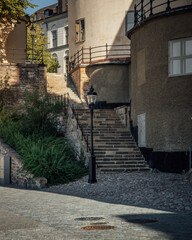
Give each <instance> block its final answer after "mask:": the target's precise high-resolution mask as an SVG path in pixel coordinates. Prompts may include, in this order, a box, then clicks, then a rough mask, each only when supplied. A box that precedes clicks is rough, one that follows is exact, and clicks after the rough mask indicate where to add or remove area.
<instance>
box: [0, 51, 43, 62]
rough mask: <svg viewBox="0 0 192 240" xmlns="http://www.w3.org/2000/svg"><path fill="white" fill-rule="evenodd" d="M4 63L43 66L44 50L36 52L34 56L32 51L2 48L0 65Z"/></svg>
mask: <svg viewBox="0 0 192 240" xmlns="http://www.w3.org/2000/svg"><path fill="white" fill-rule="evenodd" d="M32 59H33V60H32ZM3 62H8V63H31V64H43V63H44V60H43V50H38V51H34V53H33V54H32V49H24V48H0V63H3Z"/></svg>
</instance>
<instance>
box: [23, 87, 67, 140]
mask: <svg viewBox="0 0 192 240" xmlns="http://www.w3.org/2000/svg"><path fill="white" fill-rule="evenodd" d="M24 109H25V113H24V114H23V133H24V134H27V135H29V134H39V135H40V136H49V135H58V133H59V129H58V125H59V120H58V117H59V116H60V115H61V113H62V112H63V113H64V111H65V105H64V104H63V103H60V102H58V101H56V102H55V103H54V104H53V103H51V102H50V98H49V96H48V95H45V94H43V93H41V92H39V91H38V90H34V91H33V92H32V93H30V92H28V93H26V96H25V105H24Z"/></svg>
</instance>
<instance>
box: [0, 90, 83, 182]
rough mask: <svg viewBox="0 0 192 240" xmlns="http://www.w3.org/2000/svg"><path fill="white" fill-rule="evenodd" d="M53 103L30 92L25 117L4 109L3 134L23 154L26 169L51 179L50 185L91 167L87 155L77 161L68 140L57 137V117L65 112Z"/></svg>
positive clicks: (0, 130)
mask: <svg viewBox="0 0 192 240" xmlns="http://www.w3.org/2000/svg"><path fill="white" fill-rule="evenodd" d="M50 106H51V107H50ZM50 106H49V105H48V97H46V96H43V95H42V94H40V93H39V92H38V91H35V92H34V93H33V94H27V96H26V104H25V107H24V110H25V113H24V114H23V115H22V116H18V115H16V114H15V113H14V112H12V113H5V111H4V108H3V109H2V111H1V112H0V137H1V138H2V139H3V140H4V141H5V142H6V143H7V144H8V145H10V146H11V147H12V148H14V149H15V150H16V151H17V152H18V153H19V154H20V155H21V156H22V159H23V164H24V167H23V170H26V171H27V172H29V173H32V174H33V175H34V177H45V178H47V180H48V183H49V184H57V183H67V182H69V181H74V180H76V179H78V178H80V177H82V176H83V175H85V174H87V168H86V167H85V165H84V157H83V155H82V156H81V159H80V161H77V160H76V156H75V153H74V150H73V148H72V147H71V146H70V144H69V143H68V141H67V139H66V138H64V137H61V136H60V137H59V136H56V135H58V131H57V130H58V129H57V124H58V123H57V120H56V119H55V118H56V116H58V114H59V113H60V114H61V111H63V105H61V104H59V103H56V104H55V105H52V104H50ZM28 128H29V129H28ZM49 129H54V131H49Z"/></svg>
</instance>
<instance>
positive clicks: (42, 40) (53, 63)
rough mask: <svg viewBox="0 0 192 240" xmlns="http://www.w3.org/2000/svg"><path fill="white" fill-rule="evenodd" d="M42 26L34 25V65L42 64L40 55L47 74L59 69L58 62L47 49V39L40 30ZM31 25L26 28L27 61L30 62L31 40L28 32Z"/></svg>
mask: <svg viewBox="0 0 192 240" xmlns="http://www.w3.org/2000/svg"><path fill="white" fill-rule="evenodd" d="M41 26H42V25H40V24H34V28H35V35H34V46H33V49H34V60H35V63H37V64H39V63H42V54H43V62H44V64H46V65H47V71H48V72H52V73H54V72H56V71H57V68H60V65H59V62H58V61H57V60H56V59H55V58H54V57H53V56H52V55H51V53H50V52H49V51H48V49H47V45H48V38H47V36H45V35H44V32H43V30H42V28H41ZM30 28H31V25H30V26H28V28H27V48H28V59H29V60H32V38H31V32H30Z"/></svg>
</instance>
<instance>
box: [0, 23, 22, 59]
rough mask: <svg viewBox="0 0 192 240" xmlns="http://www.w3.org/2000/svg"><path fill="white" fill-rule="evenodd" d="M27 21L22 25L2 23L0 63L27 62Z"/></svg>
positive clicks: (0, 25) (0, 27)
mask: <svg viewBox="0 0 192 240" xmlns="http://www.w3.org/2000/svg"><path fill="white" fill-rule="evenodd" d="M26 23H27V19H24V20H23V21H21V22H20V23H9V22H6V23H0V52H1V54H0V63H21V62H25V60H26V45H27V30H26Z"/></svg>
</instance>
